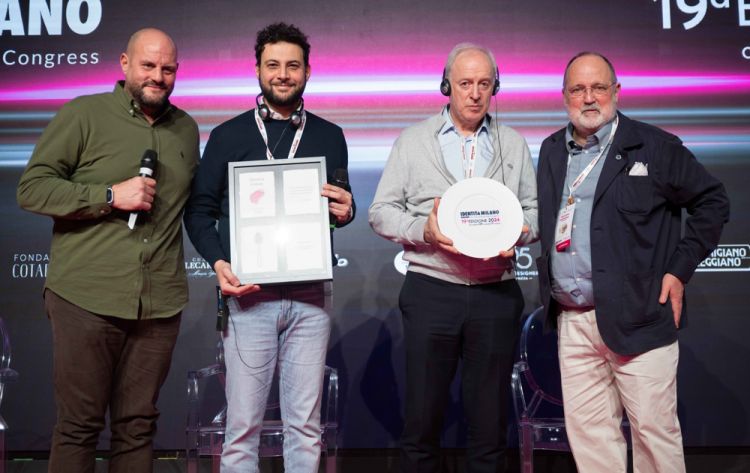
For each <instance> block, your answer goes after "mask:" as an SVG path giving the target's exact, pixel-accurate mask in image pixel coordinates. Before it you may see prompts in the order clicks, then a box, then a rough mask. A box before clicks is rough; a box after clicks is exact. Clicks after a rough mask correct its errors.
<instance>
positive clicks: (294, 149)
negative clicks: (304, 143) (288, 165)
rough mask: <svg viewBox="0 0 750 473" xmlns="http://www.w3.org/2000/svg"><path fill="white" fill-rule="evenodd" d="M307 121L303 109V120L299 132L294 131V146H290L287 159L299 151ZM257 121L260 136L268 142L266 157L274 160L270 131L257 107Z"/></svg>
mask: <svg viewBox="0 0 750 473" xmlns="http://www.w3.org/2000/svg"><path fill="white" fill-rule="evenodd" d="M306 122H307V115H306V114H305V111H304V110H302V121H301V122H300V124H299V127H298V128H297V132H296V133H294V139H293V140H292V147H291V148H289V155H288V156H287V159H292V158H294V155H295V154H296V153H297V148H298V147H299V142H300V141H301V140H302V133H303V132H304V131H305V123H306ZM255 123H256V124H257V125H258V131H259V132H260V136H262V137H263V142H264V143H265V144H266V158H267V159H269V160H273V159H274V156H273V154H272V153H271V150H270V149H269V148H268V133H267V132H266V125H265V124H264V123H263V119H261V118H260V114H259V113H258V109H257V108H256V109H255ZM282 136H283V135H282ZM279 140H281V138H279ZM274 149H275V148H274Z"/></svg>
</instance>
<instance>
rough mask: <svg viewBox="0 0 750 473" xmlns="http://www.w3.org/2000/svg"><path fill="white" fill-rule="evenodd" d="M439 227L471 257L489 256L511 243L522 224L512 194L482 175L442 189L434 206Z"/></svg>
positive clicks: (508, 247) (508, 246)
mask: <svg viewBox="0 0 750 473" xmlns="http://www.w3.org/2000/svg"><path fill="white" fill-rule="evenodd" d="M437 217H438V225H439V226H440V231H441V232H442V233H443V234H444V235H445V236H447V237H448V238H450V239H451V240H453V246H454V247H455V248H456V249H457V250H458V251H460V252H461V253H462V254H464V255H467V256H471V257H473V258H491V257H493V256H497V255H498V253H500V252H501V251H504V250H509V249H511V248H513V246H515V244H516V242H517V241H518V238H519V237H520V236H521V229H522V228H523V209H522V208H521V203H520V202H519V201H518V198H517V197H516V195H515V194H514V193H513V191H511V190H510V189H508V188H507V187H505V186H504V185H503V184H501V183H499V182H497V181H494V180H492V179H488V178H486V177H474V178H471V179H464V180H462V181H459V182H457V183H456V184H453V185H452V186H451V187H449V188H448V190H447V191H445V194H443V197H442V199H441V200H440V207H438V214H437Z"/></svg>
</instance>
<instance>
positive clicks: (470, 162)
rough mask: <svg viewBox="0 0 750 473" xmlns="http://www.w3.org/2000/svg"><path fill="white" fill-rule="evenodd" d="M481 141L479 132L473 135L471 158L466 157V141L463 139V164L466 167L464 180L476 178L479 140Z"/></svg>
mask: <svg viewBox="0 0 750 473" xmlns="http://www.w3.org/2000/svg"><path fill="white" fill-rule="evenodd" d="M478 139H479V130H477V131H475V132H474V134H473V135H472V139H471V146H470V147H469V157H468V158H467V157H466V140H465V139H464V138H463V137H462V138H461V163H462V164H463V167H464V179H469V178H471V177H474V168H475V167H476V164H477V161H476V157H477V140H478Z"/></svg>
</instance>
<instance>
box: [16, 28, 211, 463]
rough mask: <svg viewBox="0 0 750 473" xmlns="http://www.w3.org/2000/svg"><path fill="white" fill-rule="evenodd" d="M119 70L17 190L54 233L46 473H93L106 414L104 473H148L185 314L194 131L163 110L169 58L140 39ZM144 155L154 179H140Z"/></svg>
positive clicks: (62, 122) (170, 47) (74, 106)
mask: <svg viewBox="0 0 750 473" xmlns="http://www.w3.org/2000/svg"><path fill="white" fill-rule="evenodd" d="M120 66H121V68H122V71H123V74H124V75H125V80H121V81H119V82H117V84H116V85H115V88H114V91H112V92H110V93H102V94H96V95H89V96H83V97H78V98H76V99H73V100H72V101H70V102H69V103H67V104H66V105H64V106H63V107H62V109H61V110H60V111H59V112H58V114H57V115H56V116H55V117H54V118H53V119H52V121H51V122H50V124H49V125H48V126H47V128H46V129H45V131H44V133H43V134H42V136H41V138H40V139H39V141H38V143H37V144H36V147H35V149H34V152H33V154H32V156H31V159H30V160H29V163H28V166H27V168H26V170H25V171H24V173H23V175H22V176H21V180H20V183H19V185H18V193H17V198H18V202H19V204H20V205H21V207H22V208H24V209H26V210H29V211H31V212H35V213H38V214H42V215H47V216H50V217H52V219H53V222H54V227H53V231H52V243H51V248H50V263H49V267H48V274H47V280H46V283H45V290H44V301H45V308H46V311H47V316H48V318H49V319H50V322H51V326H52V340H53V356H54V386H55V402H56V405H57V422H56V424H55V427H54V431H53V434H52V447H51V451H50V462H49V471H50V472H55V473H60V472H63V473H64V472H71V473H93V471H94V465H95V453H96V445H97V443H98V440H99V434H100V433H101V431H102V430H103V428H104V426H105V416H106V414H107V410H109V419H110V429H111V452H110V459H109V471H110V472H114V473H117V472H139V473H142V472H150V471H152V450H153V447H152V440H153V437H154V434H155V433H156V420H157V418H158V417H159V412H158V410H157V409H156V400H157V398H158V395H159V390H160V388H161V386H162V384H163V383H164V380H165V379H166V376H167V372H168V371H169V365H170V362H171V358H172V351H173V349H174V345H175V342H176V340H177V334H178V331H179V326H180V314H181V313H182V309H183V307H184V306H185V304H186V303H187V280H186V276H185V268H184V258H183V243H182V225H181V221H182V211H183V207H184V204H185V201H186V200H187V197H188V191H189V188H190V182H191V179H192V176H193V172H194V170H195V168H196V166H197V164H198V157H199V151H198V127H197V125H196V123H195V121H194V120H193V119H192V118H191V117H190V116H189V115H188V114H187V113H185V112H183V111H182V110H179V109H178V108H176V107H175V106H173V105H172V104H170V102H169V95H170V94H171V93H172V90H173V88H174V83H175V77H176V75H177V68H178V63H177V48H176V47H175V44H174V42H173V41H172V39H171V38H170V37H169V36H168V35H167V34H166V33H164V32H163V31H160V30H157V29H153V28H146V29H142V30H139V31H137V32H136V33H134V34H133V36H132V37H131V38H130V41H129V42H128V45H127V50H126V51H125V52H124V53H122V54H121V56H120ZM146 150H151V151H150V152H149V154H151V155H152V156H153V155H154V153H155V155H156V157H157V164H156V165H155V169H154V174H153V176H152V177H140V176H138V175H139V168H140V167H141V166H140V164H141V156H142V155H143V156H146V154H145V151H146ZM133 176H137V177H133ZM131 213H137V215H138V217H137V219H136V220H135V225H132V226H130V225H129V224H128V220H129V218H130V215H131Z"/></svg>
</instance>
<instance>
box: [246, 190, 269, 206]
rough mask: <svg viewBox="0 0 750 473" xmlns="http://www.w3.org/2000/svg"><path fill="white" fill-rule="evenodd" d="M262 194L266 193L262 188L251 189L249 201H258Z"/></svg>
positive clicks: (253, 202) (255, 202) (254, 202)
mask: <svg viewBox="0 0 750 473" xmlns="http://www.w3.org/2000/svg"><path fill="white" fill-rule="evenodd" d="M264 195H266V193H265V192H264V191H263V189H258V190H257V191H253V192H252V193H251V194H250V203H251V204H257V203H258V202H259V201H260V199H262V198H263V196H264Z"/></svg>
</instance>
